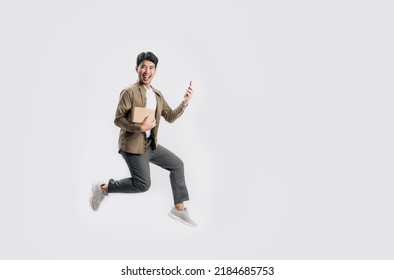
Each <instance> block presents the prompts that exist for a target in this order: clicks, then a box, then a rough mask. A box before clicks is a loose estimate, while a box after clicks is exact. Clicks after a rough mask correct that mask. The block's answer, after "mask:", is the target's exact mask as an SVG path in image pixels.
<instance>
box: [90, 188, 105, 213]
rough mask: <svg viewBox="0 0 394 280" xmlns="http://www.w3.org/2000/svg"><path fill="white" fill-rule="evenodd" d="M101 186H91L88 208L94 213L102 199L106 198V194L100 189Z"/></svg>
mask: <svg viewBox="0 0 394 280" xmlns="http://www.w3.org/2000/svg"><path fill="white" fill-rule="evenodd" d="M102 185H103V183H101V182H95V183H93V185H92V192H91V193H90V206H91V207H92V209H93V210H94V211H97V209H98V208H99V207H100V204H101V202H102V201H103V199H104V198H105V197H107V196H108V193H107V192H106V191H105V190H103V189H102V188H101V186H102Z"/></svg>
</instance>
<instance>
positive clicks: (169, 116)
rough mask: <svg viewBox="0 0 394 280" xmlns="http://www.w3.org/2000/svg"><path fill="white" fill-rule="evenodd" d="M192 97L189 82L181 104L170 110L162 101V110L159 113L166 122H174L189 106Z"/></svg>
mask: <svg viewBox="0 0 394 280" xmlns="http://www.w3.org/2000/svg"><path fill="white" fill-rule="evenodd" d="M192 95H193V88H192V85H191V82H190V85H189V87H188V89H187V90H186V93H185V95H184V97H183V100H182V103H181V104H180V105H179V106H178V107H177V108H175V110H172V109H171V107H170V106H168V104H167V102H166V101H165V100H164V103H163V110H162V112H161V115H162V116H163V117H164V119H165V120H166V121H168V122H170V123H172V122H174V121H175V120H176V119H177V118H179V117H180V116H181V115H182V114H183V112H184V111H185V109H186V107H187V105H188V104H189V101H190V99H191V98H192Z"/></svg>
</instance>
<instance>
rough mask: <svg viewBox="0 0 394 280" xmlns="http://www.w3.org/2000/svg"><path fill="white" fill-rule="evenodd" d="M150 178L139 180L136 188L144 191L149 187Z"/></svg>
mask: <svg viewBox="0 0 394 280" xmlns="http://www.w3.org/2000/svg"><path fill="white" fill-rule="evenodd" d="M150 184H151V183H150V180H148V181H139V184H138V188H139V190H140V192H146V191H148V190H149V188H150Z"/></svg>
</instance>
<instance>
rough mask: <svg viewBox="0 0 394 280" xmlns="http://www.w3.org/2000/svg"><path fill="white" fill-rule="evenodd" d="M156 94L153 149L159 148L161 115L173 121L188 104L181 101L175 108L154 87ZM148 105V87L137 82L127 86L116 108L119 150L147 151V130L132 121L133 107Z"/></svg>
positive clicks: (135, 152) (152, 134)
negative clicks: (142, 129) (158, 136)
mask: <svg viewBox="0 0 394 280" xmlns="http://www.w3.org/2000/svg"><path fill="white" fill-rule="evenodd" d="M152 90H153V92H154V93H155V95H156V101H157V107H156V113H155V117H156V126H155V127H154V128H152V129H151V139H152V143H151V145H152V149H153V150H155V149H156V148H157V145H158V142H157V133H158V130H159V124H160V117H161V116H162V117H163V118H164V119H165V120H166V121H167V122H170V123H172V122H173V121H175V120H176V119H177V118H179V117H180V116H181V115H182V114H183V112H184V110H185V108H186V106H185V105H183V103H181V104H180V105H179V106H178V107H177V108H175V109H174V110H172V109H171V107H170V106H169V105H168V104H167V102H166V101H165V99H164V97H163V95H162V94H161V92H160V91H159V90H157V89H155V88H153V87H152ZM145 106H146V89H145V87H144V86H143V85H142V84H140V83H139V82H136V83H134V84H132V85H130V86H128V87H126V88H125V89H124V90H123V91H122V92H121V93H120V98H119V102H118V107H117V108H116V115H115V121H114V122H115V125H116V126H118V127H120V133H119V141H118V147H119V152H120V151H121V150H122V151H125V152H128V153H132V154H143V153H145V151H146V146H147V139H146V134H145V132H141V131H140V129H141V124H140V123H132V122H131V109H132V108H133V107H144V108H145Z"/></svg>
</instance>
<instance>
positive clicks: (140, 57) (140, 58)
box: [137, 52, 159, 68]
mask: <svg viewBox="0 0 394 280" xmlns="http://www.w3.org/2000/svg"><path fill="white" fill-rule="evenodd" d="M144 60H149V61H150V62H153V63H154V64H155V68H156V67H157V64H158V63H159V59H158V58H157V56H155V55H154V54H153V53H151V52H142V53H140V54H139V55H138V56H137V67H138V66H139V65H140V64H141V63H142V61H144Z"/></svg>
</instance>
